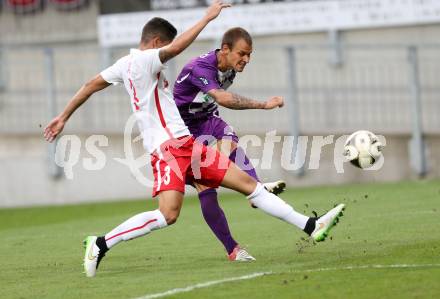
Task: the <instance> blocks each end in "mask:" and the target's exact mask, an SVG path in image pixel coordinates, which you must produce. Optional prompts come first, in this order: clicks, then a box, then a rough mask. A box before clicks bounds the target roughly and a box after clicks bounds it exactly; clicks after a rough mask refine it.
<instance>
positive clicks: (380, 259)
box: [0, 181, 440, 299]
mask: <svg viewBox="0 0 440 299" xmlns="http://www.w3.org/2000/svg"><path fill="white" fill-rule="evenodd" d="M282 198H284V199H285V200H287V201H288V202H289V203H291V204H292V205H293V206H294V207H295V208H296V209H297V210H299V211H301V212H303V211H305V212H306V213H308V214H311V211H312V209H314V210H316V211H317V212H318V214H319V213H322V212H324V211H325V210H326V209H328V208H331V207H333V205H334V204H335V203H338V202H343V203H346V204H347V209H346V211H345V213H344V214H345V215H344V217H342V219H341V221H340V223H339V224H338V226H336V228H335V229H334V230H333V231H332V234H331V236H332V239H328V240H327V241H325V242H323V243H319V244H317V245H314V244H313V243H312V242H310V241H308V239H307V238H305V234H304V233H302V232H301V231H299V230H297V229H295V228H293V227H290V226H289V225H287V224H285V223H283V222H281V221H279V220H277V219H273V218H272V217H269V216H267V215H265V214H264V213H262V212H261V211H259V210H254V209H251V208H250V207H249V205H248V203H247V201H246V199H245V198H244V197H243V196H241V195H237V194H221V205H222V207H223V208H224V210H225V213H226V215H227V216H228V219H229V222H230V226H231V229H232V232H233V235H234V237H235V238H236V239H237V240H238V241H239V242H240V243H241V244H242V245H243V246H245V247H246V248H247V249H248V250H249V252H250V253H251V254H252V255H254V256H255V257H256V258H257V261H256V262H253V263H231V262H229V261H227V260H226V256H225V253H224V250H223V247H222V246H221V245H220V243H219V242H218V241H217V240H216V239H215V237H214V236H213V234H212V233H211V232H210V230H209V229H208V227H207V225H206V224H205V223H204V221H203V218H202V216H201V212H200V208H199V204H198V201H197V200H196V199H195V198H194V197H187V198H186V199H185V203H184V207H183V210H182V213H181V217H180V219H179V220H178V222H177V224H176V225H174V226H171V227H168V228H166V229H164V230H162V231H156V232H153V233H152V234H150V235H148V236H146V237H143V238H139V239H136V240H133V241H130V242H127V243H122V244H120V245H118V246H116V247H115V248H114V249H113V250H112V251H111V252H109V253H108V255H107V256H106V258H105V259H104V260H103V262H102V264H101V267H100V269H99V270H98V274H97V276H96V277H95V278H92V279H90V278H86V277H85V275H84V274H83V273H82V257H83V248H82V240H83V238H84V237H85V236H86V235H89V234H102V233H104V232H107V231H109V230H110V229H112V228H113V227H114V226H115V225H117V224H119V223H120V222H121V221H123V220H125V219H126V218H128V217H130V216H131V215H133V214H135V213H138V212H141V211H144V210H146V209H154V208H155V207H157V202H156V201H145V200H141V201H128V202H127V201H126V202H118V203H105V204H87V205H75V206H63V207H40V208H27V209H3V210H0V235H1V243H0V252H1V255H0V264H1V271H0V282H1V290H0V298H88V299H91V298H137V297H142V296H146V295H149V294H155V293H162V292H165V291H168V290H171V289H175V288H185V287H188V286H194V285H196V284H201V283H206V282H211V281H218V280H222V279H227V278H231V277H241V276H245V275H250V274H253V273H260V272H270V274H268V275H264V276H260V277H256V278H253V279H249V280H240V281H235V282H224V283H219V284H215V285H211V286H207V287H204V288H198V289H195V290H192V291H189V292H183V293H177V294H175V295H172V296H169V297H168V298H387V299H389V298H440V224H439V220H440V181H417V182H403V183H389V184H366V185H348V186H337V187H334V186H332V187H314V188H298V189H293V188H292V189H290V190H289V191H288V192H286V193H285V194H283V195H282Z"/></svg>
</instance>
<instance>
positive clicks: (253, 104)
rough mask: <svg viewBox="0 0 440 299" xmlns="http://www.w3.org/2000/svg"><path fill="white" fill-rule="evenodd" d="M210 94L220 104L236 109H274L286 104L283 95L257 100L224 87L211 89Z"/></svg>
mask: <svg viewBox="0 0 440 299" xmlns="http://www.w3.org/2000/svg"><path fill="white" fill-rule="evenodd" d="M208 94H209V95H210V96H211V97H213V98H214V99H215V101H216V102H217V103H218V104H219V105H221V106H223V107H226V108H229V109H235V110H244V109H273V108H276V107H280V108H281V107H283V105H284V100H283V98H282V97H271V98H270V99H269V100H267V101H256V100H253V99H250V98H247V97H244V96H241V95H238V94H236V93H232V92H228V91H225V90H223V89H213V90H210V91H209V92H208Z"/></svg>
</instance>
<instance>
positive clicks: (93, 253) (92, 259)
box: [83, 236, 105, 277]
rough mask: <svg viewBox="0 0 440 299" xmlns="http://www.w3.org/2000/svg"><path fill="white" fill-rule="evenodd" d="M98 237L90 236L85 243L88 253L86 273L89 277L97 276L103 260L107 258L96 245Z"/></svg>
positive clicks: (85, 256) (85, 266)
mask: <svg viewBox="0 0 440 299" xmlns="http://www.w3.org/2000/svg"><path fill="white" fill-rule="evenodd" d="M97 238H98V237H96V236H88V237H87V238H86V239H85V240H84V241H83V244H84V247H85V249H86V252H85V254H84V272H85V273H86V276H87V277H94V276H95V275H96V269H98V265H99V263H100V262H101V259H102V258H103V257H104V256H105V253H101V250H100V249H99V247H98V245H96V239H97Z"/></svg>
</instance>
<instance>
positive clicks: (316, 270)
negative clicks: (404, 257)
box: [273, 264, 440, 274]
mask: <svg viewBox="0 0 440 299" xmlns="http://www.w3.org/2000/svg"><path fill="white" fill-rule="evenodd" d="M438 267H440V264H394V265H359V266H345V267H332V268H316V269H304V270H293V271H291V272H292V273H309V272H324V271H341V270H362V269H394V268H438ZM273 274H275V273H273Z"/></svg>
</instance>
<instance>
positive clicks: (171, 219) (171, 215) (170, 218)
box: [162, 211, 179, 225]
mask: <svg viewBox="0 0 440 299" xmlns="http://www.w3.org/2000/svg"><path fill="white" fill-rule="evenodd" d="M162 214H163V216H164V217H165V221H166V222H167V224H168V225H171V224H174V223H176V222H177V218H179V212H176V211H162Z"/></svg>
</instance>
